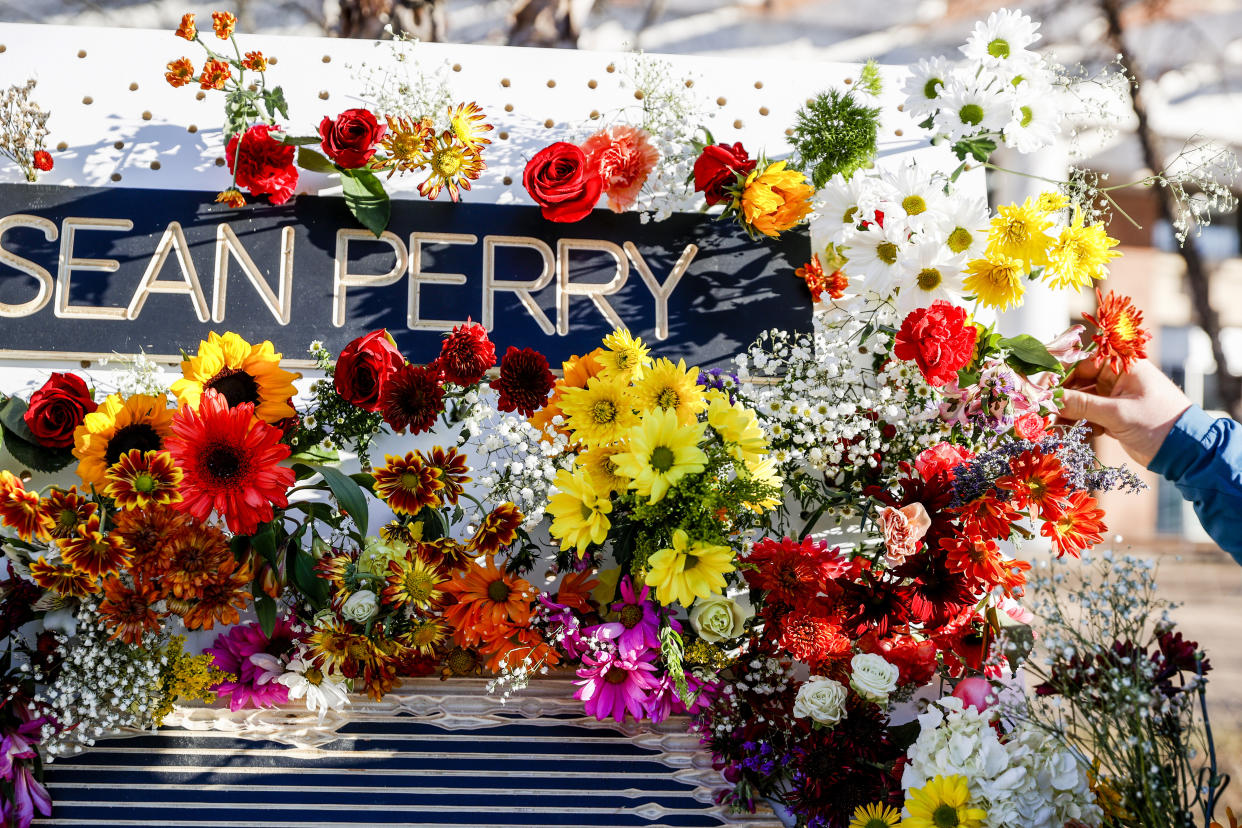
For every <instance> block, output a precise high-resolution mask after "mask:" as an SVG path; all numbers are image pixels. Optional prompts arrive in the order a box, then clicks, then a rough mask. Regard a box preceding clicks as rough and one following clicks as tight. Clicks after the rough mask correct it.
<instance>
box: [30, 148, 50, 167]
mask: <svg viewBox="0 0 1242 828" xmlns="http://www.w3.org/2000/svg"><path fill="white" fill-rule="evenodd" d="M34 165H35V169H36V170H40V171H42V172H51V171H52V154H51V153H50V152H48V151H47V150H35V154H34Z"/></svg>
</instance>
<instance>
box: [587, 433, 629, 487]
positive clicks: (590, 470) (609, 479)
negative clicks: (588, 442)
mask: <svg viewBox="0 0 1242 828" xmlns="http://www.w3.org/2000/svg"><path fill="white" fill-rule="evenodd" d="M623 451H625V447H624V446H621V445H612V446H596V447H595V448H593V449H591V450H589V451H586V452H583V453H582V454H580V455H578V459H577V460H576V461H575V462H577V464H578V465H579V466H581V467H582V469H583V471H585V472H586V476H587V478H588V479H589V480H590V481H591V485H592V486H593V487H594V488H595V491H597V492H599V493H600V494H603V493H604V492H609V493H612V492H623V491H625V490H626V489H628V488H629V486H630V479H629V478H628V477H626V476H625V475H623V474H621V473H620V470H619V469H617V464H616V462H615V461H614V459H613V458H615V457H616V456H617V455H618V454H620V453H621V452H623Z"/></svg>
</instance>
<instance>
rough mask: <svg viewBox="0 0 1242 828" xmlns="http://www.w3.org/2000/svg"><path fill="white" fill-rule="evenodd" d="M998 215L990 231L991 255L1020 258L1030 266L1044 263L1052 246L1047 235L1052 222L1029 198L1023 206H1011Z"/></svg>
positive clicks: (989, 252)
mask: <svg viewBox="0 0 1242 828" xmlns="http://www.w3.org/2000/svg"><path fill="white" fill-rule="evenodd" d="M996 212H997V213H999V215H998V216H997V217H996V218H994V219H992V229H991V230H990V231H989V232H988V249H987V254H988V256H989V257H1004V258H1009V259H1021V260H1022V261H1024V262H1027V263H1028V264H1029V265H1030V266H1031V267H1035V266H1037V265H1042V264H1045V263H1046V262H1047V261H1048V248H1049V247H1051V246H1052V236H1049V235H1048V228H1049V227H1051V226H1052V219H1050V218H1048V215H1047V214H1046V213H1044V212H1043V211H1042V210H1040V209H1039V207H1037V206H1036V205H1035V203H1034V202H1033V201H1032V200H1031V199H1029V198H1028V199H1027V200H1026V201H1025V202H1023V203H1022V206H1021V207H1019V206H1018V205H1016V204H1010V205H1008V206H1006V207H1001V208H999V209H998V210H997V211H996Z"/></svg>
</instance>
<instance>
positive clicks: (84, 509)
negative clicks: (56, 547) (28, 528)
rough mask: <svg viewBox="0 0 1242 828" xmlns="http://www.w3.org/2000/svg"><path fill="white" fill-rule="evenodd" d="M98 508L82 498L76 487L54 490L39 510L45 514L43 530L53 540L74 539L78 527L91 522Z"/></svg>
mask: <svg viewBox="0 0 1242 828" xmlns="http://www.w3.org/2000/svg"><path fill="white" fill-rule="evenodd" d="M97 508H98V507H97V506H96V505H95V504H94V503H92V502H91V501H89V500H87V499H86V498H85V497H83V496H82V493H81V492H79V491H78V490H77V487H76V486H70V487H69V488H68V489H52V491H51V492H50V493H49V494H48V496H47V497H45V498H43V502H42V503H41V504H40V505H39V510H40V511H41V512H42V513H43V529H44V531H46V532H47V534H48V536H49V537H52V538H68V537H72V536H73V535H74V534H76V533H77V531H78V526H80V525H81V524H83V523H86V522H87V521H88V520H90V518H91V515H93V514H95V510H96V509H97Z"/></svg>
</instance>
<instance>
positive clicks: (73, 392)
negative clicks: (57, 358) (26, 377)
mask: <svg viewBox="0 0 1242 828" xmlns="http://www.w3.org/2000/svg"><path fill="white" fill-rule="evenodd" d="M96 407H97V406H96V405H95V400H94V398H93V397H92V396H91V392H90V389H89V388H87V387H86V383H85V382H84V381H83V380H82V378H81V377H79V376H78V375H77V374H61V373H55V374H52V376H51V377H50V378H49V379H48V381H47V382H45V383H43V387H42V388H40V389H39V390H38V391H36V392H34V393H33V394H31V395H30V405H29V407H28V408H27V409H26V413H25V414H24V415H23V417H22V419H24V420H25V421H26V427H27V428H29V429H30V433H31V434H33V435H34V436H35V439H36V440H37V441H38V442H39V445H41V446H46V447H48V448H68V447H69V446H72V445H73V430H74V429H76V428H77V427H78V426H80V425H82V420H83V419H84V418H85V417H86V415H87V414H90V413H91V412H92V411H94V410H95V409H96Z"/></svg>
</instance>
